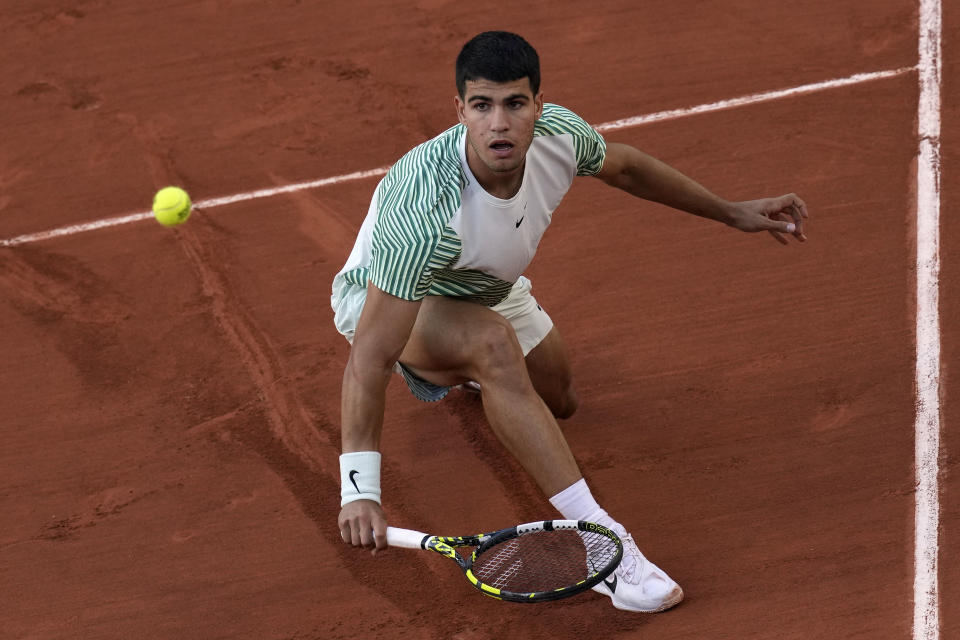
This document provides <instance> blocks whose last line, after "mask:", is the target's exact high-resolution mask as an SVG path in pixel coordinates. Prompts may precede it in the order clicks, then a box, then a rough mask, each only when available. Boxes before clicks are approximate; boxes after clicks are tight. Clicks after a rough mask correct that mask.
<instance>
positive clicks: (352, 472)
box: [350, 469, 360, 493]
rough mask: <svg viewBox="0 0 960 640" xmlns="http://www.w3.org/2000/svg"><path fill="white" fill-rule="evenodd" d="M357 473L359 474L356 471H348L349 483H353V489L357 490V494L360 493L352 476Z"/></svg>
mask: <svg viewBox="0 0 960 640" xmlns="http://www.w3.org/2000/svg"><path fill="white" fill-rule="evenodd" d="M358 473H360V472H359V471H357V470H356V469H351V470H350V482H352V483H353V488H354V489H356V490H357V493H360V487H358V486H357V481H356V480H354V479H353V476H355V475H356V474H358Z"/></svg>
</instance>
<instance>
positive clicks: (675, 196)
mask: <svg viewBox="0 0 960 640" xmlns="http://www.w3.org/2000/svg"><path fill="white" fill-rule="evenodd" d="M596 175H597V177H598V178H600V179H601V180H603V181H604V182H606V183H607V184H609V185H610V186H613V187H617V188H619V189H623V190H624V191H626V192H627V193H630V194H632V195H635V196H637V197H638V198H643V199H644V200H651V201H653V202H659V203H660V204H664V205H667V206H668V207H672V208H674V209H680V210H681V211H686V212H687V213H692V214H694V215H697V216H701V217H704V218H709V219H711V220H716V221H718V222H722V223H724V224H726V225H729V226H731V227H733V228H735V229H740V230H741V231H747V232H757V231H768V232H770V234H771V235H772V236H773V237H774V238H776V239H777V240H778V241H779V242H782V243H783V244H786V243H787V240H786V238H784V237H783V235H782V234H789V235H792V236H793V237H794V238H796V239H797V240H799V241H801V242H803V241H804V240H806V239H807V237H806V235H804V233H803V221H804V219H805V218H807V217H808V216H807V205H806V204H804V202H803V200H801V199H800V198H799V197H797V196H796V195H794V194H792V193H790V194H787V195H785V196H780V197H777V198H762V199H760V200H749V201H745V202H728V201H726V200H724V199H722V198H720V197H719V196H717V195H715V194H713V193H711V192H710V191H709V190H707V189H706V188H705V187H703V186H702V185H700V184H699V183H697V182H696V181H694V180H692V179H690V178H688V177H687V176H685V175H683V174H682V173H680V172H679V171H677V170H676V169H674V168H673V167H670V166H669V165H667V164H665V163H663V162H661V161H659V160H657V159H656V158H653V157H651V156H649V155H647V154H646V153H644V152H642V151H640V150H639V149H636V148H634V147H631V146H629V145H625V144H618V143H614V142H611V143H608V144H607V151H606V157H605V158H604V161H603V167H602V168H601V169H600V171H599V172H598V173H597V174H596Z"/></svg>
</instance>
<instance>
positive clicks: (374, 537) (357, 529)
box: [337, 284, 420, 552]
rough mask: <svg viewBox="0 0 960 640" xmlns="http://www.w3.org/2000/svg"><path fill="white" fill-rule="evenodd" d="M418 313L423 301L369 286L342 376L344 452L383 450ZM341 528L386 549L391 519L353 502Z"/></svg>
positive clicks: (350, 539)
mask: <svg viewBox="0 0 960 640" xmlns="http://www.w3.org/2000/svg"><path fill="white" fill-rule="evenodd" d="M419 310H420V301H419V300H418V301H410V300H403V299H401V298H397V297H396V296H392V295H390V294H388V293H384V292H383V291H381V290H380V289H378V288H377V287H375V286H374V285H373V284H368V285H367V299H366V302H365V303H364V307H363V312H362V313H361V315H360V321H359V323H358V325H357V331H356V334H355V335H354V339H353V346H352V347H351V349H350V358H349V359H348V360H347V366H346V369H345V370H344V372H343V388H342V392H341V403H340V420H341V431H340V434H341V445H342V448H343V453H352V452H357V451H379V450H380V433H381V431H382V429H383V412H384V398H385V393H386V388H387V383H388V382H389V380H390V376H391V375H392V372H393V365H394V364H395V363H396V362H397V360H398V359H399V358H400V354H401V353H403V348H404V346H406V344H407V340H408V339H409V337H410V332H411V331H413V325H414V323H415V322H416V320H417V313H418V312H419ZM337 524H338V525H339V528H340V535H341V537H342V538H343V540H344V542H347V543H348V544H353V545H355V546H358V545H363V546H365V547H368V546H372V545H376V549H382V548H384V547H386V546H387V540H386V527H387V524H386V519H385V518H384V516H383V511H382V509H381V508H380V505H379V504H378V503H377V502H375V501H373V500H355V501H353V502H348V503H347V504H345V505H344V506H343V507H342V508H341V510H340V516H339V517H338V518H337ZM376 549H375V550H374V552H376Z"/></svg>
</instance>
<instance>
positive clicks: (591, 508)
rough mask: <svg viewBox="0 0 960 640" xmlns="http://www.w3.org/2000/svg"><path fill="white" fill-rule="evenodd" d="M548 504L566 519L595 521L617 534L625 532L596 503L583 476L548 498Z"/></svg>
mask: <svg viewBox="0 0 960 640" xmlns="http://www.w3.org/2000/svg"><path fill="white" fill-rule="evenodd" d="M550 504H552V505H553V507H554V508H555V509H556V510H557V511H559V512H560V514H561V515H563V517H564V518H566V519H567V520H586V521H588V522H596V523H597V524H602V525H603V526H605V527H609V528H610V529H613V530H614V531H616V532H617V534H618V535H624V534H625V533H626V530H625V529H624V528H623V526H622V525H621V524H620V523H619V522H617V521H616V520H614V519H613V518H611V517H610V515H609V514H608V513H607V512H606V511H604V510H603V509H602V508H601V507H600V505H599V504H597V501H596V500H595V499H594V497H593V494H592V493H590V487H588V486H587V481H586V480H585V479H584V478H580V479H579V480H577V481H576V482H574V483H573V484H572V485H570V486H569V487H567V488H566V489H564V490H563V491H561V492H560V493H558V494H557V495H555V496H553V497H552V498H550Z"/></svg>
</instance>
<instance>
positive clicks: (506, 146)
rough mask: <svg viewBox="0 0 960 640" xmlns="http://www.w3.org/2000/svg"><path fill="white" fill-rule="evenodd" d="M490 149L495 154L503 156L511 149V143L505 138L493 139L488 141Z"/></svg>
mask: <svg viewBox="0 0 960 640" xmlns="http://www.w3.org/2000/svg"><path fill="white" fill-rule="evenodd" d="M490 149H491V150H492V151H493V154H494V155H495V156H499V157H505V156H508V155H510V152H511V151H513V143H512V142H508V141H506V140H494V141H493V142H492V143H490Z"/></svg>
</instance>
